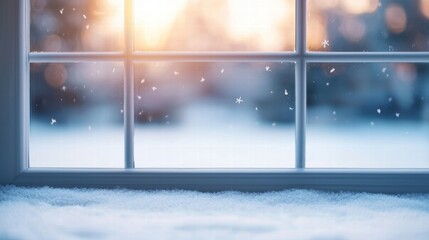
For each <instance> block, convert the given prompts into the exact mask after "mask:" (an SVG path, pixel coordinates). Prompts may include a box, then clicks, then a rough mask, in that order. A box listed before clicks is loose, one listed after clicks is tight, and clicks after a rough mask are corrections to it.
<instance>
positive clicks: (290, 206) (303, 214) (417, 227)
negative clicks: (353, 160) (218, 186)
mask: <svg viewBox="0 0 429 240" xmlns="http://www.w3.org/2000/svg"><path fill="white" fill-rule="evenodd" d="M428 225H429V195H427V194H426V195H395V196H393V195H381V194H366V193H326V192H318V191H307V190H288V191H281V192H268V193H238V192H220V193H199V192H192V191H131V190H123V189H116V190H94V189H53V188H47V187H44V188H17V187H14V186H5V187H0V238H1V239H264V240H265V239H267V240H269V239H298V240H299V239H350V240H354V239H358V240H360V239H427V236H429V228H428V227H427V226H428Z"/></svg>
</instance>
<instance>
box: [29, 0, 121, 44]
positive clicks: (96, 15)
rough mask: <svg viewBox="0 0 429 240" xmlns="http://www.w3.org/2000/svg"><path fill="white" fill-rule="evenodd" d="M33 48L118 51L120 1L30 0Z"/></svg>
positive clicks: (119, 40) (119, 42) (119, 39)
mask: <svg viewBox="0 0 429 240" xmlns="http://www.w3.org/2000/svg"><path fill="white" fill-rule="evenodd" d="M30 8H31V19H30V22H31V24H30V42H31V43H30V49H31V51H32V52H74V51H120V50H121V49H122V46H123V35H124V20H123V19H124V14H123V12H124V10H123V1H116V0H91V1H89V0H83V1H82V0H30Z"/></svg>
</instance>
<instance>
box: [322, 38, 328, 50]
mask: <svg viewBox="0 0 429 240" xmlns="http://www.w3.org/2000/svg"><path fill="white" fill-rule="evenodd" d="M322 46H323V48H326V47H329V40H327V39H324V40H323V41H322Z"/></svg>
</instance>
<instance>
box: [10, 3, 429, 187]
mask: <svg viewBox="0 0 429 240" xmlns="http://www.w3.org/2000/svg"><path fill="white" fill-rule="evenodd" d="M82 2H83V1H76V2H75V1H67V2H65V1H64V2H63V1H55V0H51V1H26V0H22V1H20V7H21V15H20V16H21V20H24V21H22V24H21V30H22V33H23V36H24V38H22V40H21V52H22V60H21V64H22V66H21V72H22V73H21V74H22V76H21V78H20V81H21V82H20V83H21V85H20V86H22V92H21V95H20V96H21V100H23V103H22V106H23V109H24V110H23V112H22V114H23V116H22V120H24V122H23V125H22V126H21V127H22V129H23V130H24V132H23V134H22V136H24V138H23V139H24V140H23V141H22V142H20V144H21V145H20V146H22V147H23V148H22V149H23V152H24V154H23V156H22V161H23V166H22V167H20V171H19V172H20V174H19V175H18V176H17V177H16V178H15V180H14V183H16V184H25V185H31V184H48V185H52V186H54V185H60V186H64V185H65V186H115V185H119V186H128V187H143V188H184V189H199V190H225V189H235V190H251V191H256V190H276V189H283V188H285V187H308V188H317V189H331V190H366V191H385V192H401V191H427V190H428V189H429V185H428V184H427V182H428V181H427V180H428V178H429V173H428V171H427V167H428V162H427V161H426V159H428V157H429V152H428V150H427V149H426V148H425V146H427V143H428V140H429V139H428V136H427V134H426V135H425V133H427V130H428V128H427V126H428V125H427V106H428V104H427V101H426V98H427V94H428V92H429V91H427V90H426V89H427V88H426V86H427V84H426V81H425V76H426V72H427V70H426V69H427V64H426V63H427V62H429V54H428V53H427V52H426V51H427V46H428V45H427V42H428V36H429V34H427V33H426V30H425V29H426V26H427V25H428V24H427V23H428V20H427V11H426V10H427V8H428V6H427V4H426V1H411V2H408V1H406V2H405V1H404V2H402V1H398V3H390V2H384V1H377V0H368V1H360V2H359V3H357V2H355V1H328V0H326V1H317V0H308V1H300V0H297V1H288V0H285V1H281V0H278V1H274V0H273V5H267V4H261V3H259V1H250V2H249V1H239V0H231V1H227V2H225V4H228V7H225V8H222V7H219V6H220V5H221V4H219V6H218V3H215V2H217V1H196V2H195V5H189V6H187V5H186V4H185V2H186V1H177V2H176V3H174V4H177V6H176V5H174V6H173V5H171V6H170V4H171V3H169V2H167V1H157V2H159V3H157V4H152V3H150V1H131V0H126V1H124V2H123V4H124V5H122V2H120V1H104V2H103V1H94V2H92V3H91V4H94V6H91V7H92V9H96V10H94V11H91V12H86V11H82V8H79V7H73V6H71V5H74V4H77V5H78V4H82ZM108 3H109V4H113V5H114V9H115V11H110V10H109V4H108ZM31 4H33V6H32V8H34V9H35V11H36V12H31V21H30V20H29V19H28V17H29V16H30V5H31ZM48 5H49V6H50V9H55V12H50V13H49V14H47V15H46V14H45V13H42V12H43V11H42V10H43V9H44V7H46V6H48ZM63 6H67V7H63ZM166 6H169V7H166ZM273 6H274V7H273ZM99 9H100V10H99ZM118 9H119V10H118ZM159 9H162V10H164V11H167V10H166V9H168V11H172V12H171V13H170V12H169V14H167V13H166V14H164V15H166V16H165V17H162V19H158V20H159V22H157V23H156V24H154V23H153V22H154V21H153V19H152V18H154V15H156V16H158V15H159V14H154V12H156V11H157V10H158V11H159ZM195 9H198V10H199V11H196V10H195ZM279 9H280V10H284V11H279ZM37 11H40V12H37ZM138 11H141V12H138ZM174 11H176V12H174ZM181 11H183V12H184V13H186V14H181V15H179V16H180V17H178V18H176V19H171V16H174V15H175V14H177V13H178V12H181ZM140 13H141V14H140ZM214 13H216V14H214ZM409 13H415V14H414V15H416V16H417V15H418V17H411V16H408V15H407V14H409ZM212 14H213V15H216V16H213V15H212ZM54 15H55V16H56V17H55V16H54ZM167 15H168V16H167ZM103 16H104V17H103ZM218 16H229V17H230V18H231V19H233V20H231V21H229V22H228V21H227V19H229V18H227V17H225V18H219V17H218ZM268 16H270V17H269V18H270V19H274V20H273V21H275V24H270V23H273V22H267V19H268ZM58 17H62V18H63V19H65V20H64V21H63V22H61V24H63V25H64V24H66V25H67V24H71V25H70V26H67V27H66V28H65V29H70V31H67V32H59V31H56V30H55V29H56V26H55V24H53V25H50V24H52V22H56V21H57V20H56V19H57V18H58ZM46 18H47V19H46ZM49 18H51V19H49ZM76 18H77V19H78V20H76ZM164 18H165V19H164ZM52 19H54V20H52ZM67 19H75V20H76V21H69V22H68V20H67ZM194 19H199V21H195V20H194ZM243 19H244V21H243ZM91 21H92V22H91ZM109 21H110V22H109ZM213 21H215V22H213ZM35 22H36V23H37V24H35ZM72 23H73V24H74V25H73V24H72ZM137 23H138V24H137ZM173 23H174V26H175V27H171V25H172V24H173ZM30 24H31V25H30ZM37 25H40V26H37ZM416 25H420V26H422V28H421V29H422V31H419V32H418V34H417V33H416V31H414V30H412V29H411V28H413V27H414V26H416ZM111 26H113V29H114V30H109V28H111ZM122 26H124V27H122ZM207 26H209V27H210V29H206V28H207ZM380 26H381V27H380ZM351 29H353V31H352V30H351ZM380 29H381V30H380ZM203 30H204V31H203ZM30 31H31V37H30V36H29V33H30ZM227 31H232V32H233V33H234V34H230V35H228V34H226V35H225V36H220V35H219V33H225V32H227ZM163 32H164V33H165V32H168V33H169V34H170V35H171V38H170V40H169V39H168V38H166V36H165V35H163ZM203 33H208V34H203ZM279 33H286V34H279ZM413 34H414V35H413ZM94 36H95V37H94ZM117 36H120V37H117ZM122 36H124V37H122ZM258 36H264V37H265V38H258ZM94 39H95V40H94ZM201 39H205V40H204V41H202V40H201ZM249 39H251V41H249ZM266 39H268V40H266ZM367 39H371V41H369V40H367ZM374 39H375V40H374ZM372 40H374V41H372ZM67 74H72V75H73V76H72V77H69V76H68V75H67ZM213 76H216V77H215V78H216V81H215V80H214V79H212V77H213ZM237 76H246V79H245V80H246V81H243V80H242V79H241V78H239V77H237ZM261 76H264V77H261ZM65 79H68V80H67V82H65ZM83 79H84V80H85V82H84V83H83V82H82V80H83ZM171 79H173V80H171ZM184 79H193V81H189V80H184ZM104 80H106V81H104ZM240 80H241V82H240ZM79 81H81V82H79ZM185 81H188V82H186V83H185ZM215 82H216V84H218V85H212V87H211V88H208V89H206V88H204V87H201V86H202V85H203V86H204V85H208V84H207V83H210V84H215ZM267 82H268V83H267ZM122 83H123V84H122ZM216 88H224V89H222V90H219V92H218V93H217V94H220V93H221V94H220V95H216V94H213V92H210V94H212V95H209V96H210V97H207V96H206V95H204V94H201V93H200V92H199V91H213V89H216ZM237 88H239V91H237ZM166 89H169V90H168V91H165V92H164V93H162V90H166ZM201 89H202V90H201ZM157 93H158V95H157ZM205 93H207V92H205ZM261 96H262V97H261ZM48 97H49V98H48ZM50 100H52V101H50ZM54 101H55V102H56V104H52V102H54ZM78 101H81V102H83V101H86V102H85V103H82V104H81V106H80V107H76V104H77V102H78ZM221 101H226V102H227V103H226V104H225V105H223V106H222V105H221V106H222V107H221V108H220V109H219V103H220V102H221ZM191 103H192V104H191ZM189 106H191V107H189ZM267 106H268V107H267ZM226 108H229V109H230V111H229V112H225V111H224V110H225V109H226ZM30 111H31V118H30V116H29V114H30ZM264 111H265V112H264ZM249 112H252V114H254V115H256V116H259V117H260V119H261V121H260V122H254V121H252V120H253V118H250V121H249V116H250V114H248V113H249ZM258 114H259V115H258ZM183 116H184V117H183ZM181 117H183V118H181ZM178 119H180V120H183V119H185V120H186V121H188V122H187V123H189V124H190V125H189V126H191V131H190V132H183V131H182V129H179V130H177V129H175V126H174V125H175V124H178V123H179V122H180V121H179V120H178ZM207 119H216V121H211V122H207V121H206V120H207ZM219 119H221V120H222V121H220V120H219ZM256 119H257V118H256ZM33 120H34V121H33ZM67 121H69V123H66V122H67ZM243 121H244V122H245V123H244V124H243ZM219 122H222V124H221V126H219V124H218V125H217V126H216V124H215V123H219ZM30 123H31V133H30V137H29V138H28V137H26V136H27V133H28V132H29V127H30ZM42 125H43V126H42ZM160 125H162V126H163V127H162V128H161V127H159V126H160ZM168 125H169V126H168ZM172 125H173V126H172ZM261 125H262V126H261ZM148 126H151V127H148ZM249 126H251V128H250V130H251V132H250V133H249ZM256 126H258V127H256ZM210 127H211V128H212V129H214V130H213V131H208V130H210ZM263 128H264V129H265V130H264V131H262V132H258V131H259V129H263ZM67 129H68V130H67ZM291 129H293V130H292V131H291ZM107 132H110V133H109V134H106V133H107ZM293 132H294V134H293ZM186 134H190V135H186ZM121 135H124V136H125V138H124V141H122V139H123V137H122V136H121ZM184 136H185V137H184ZM82 139H84V141H85V143H82V142H81V143H79V141H82ZM392 139H394V140H392ZM86 143H90V144H91V148H82V146H80V145H79V144H86ZM28 146H30V152H29V153H28V152H27V149H28ZM82 149H83V150H82ZM123 153H125V154H123ZM237 153H238V154H237ZM49 154H51V156H49ZM58 155H60V156H58ZM409 156H412V157H411V158H410V157H409ZM59 157H61V159H62V160H61V161H64V162H62V163H61V161H60V160H58V159H59ZM67 158H68V160H67ZM83 158H85V160H84V161H82V159H83ZM172 158H174V159H172ZM210 158H211V159H210ZM29 159H30V161H29V162H28V160H29ZM118 159H119V160H118ZM100 160H101V161H102V162H99V161H100ZM122 160H123V161H122ZM33 161H34V162H33ZM61 164H62V165H61ZM76 167H77V168H76ZM100 167H104V168H105V169H100ZM124 168H125V169H124Z"/></svg>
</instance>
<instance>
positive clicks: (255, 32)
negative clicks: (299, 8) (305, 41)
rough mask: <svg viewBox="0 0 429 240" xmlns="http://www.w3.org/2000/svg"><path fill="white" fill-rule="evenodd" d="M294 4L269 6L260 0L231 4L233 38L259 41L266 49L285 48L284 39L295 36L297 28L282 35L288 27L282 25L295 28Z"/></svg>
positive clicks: (277, 0) (278, 1) (235, 0)
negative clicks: (285, 24)
mask: <svg viewBox="0 0 429 240" xmlns="http://www.w3.org/2000/svg"><path fill="white" fill-rule="evenodd" d="M291 3H292V2H291V1H284V0H272V1H270V3H269V4H267V2H265V1H260V0H252V1H249V0H230V1H228V10H229V14H230V15H229V31H230V32H229V33H230V35H231V36H232V37H233V38H235V39H239V40H250V39H251V40H252V41H254V40H257V41H259V42H260V45H262V46H263V47H264V48H274V49H278V48H281V45H282V44H284V42H283V43H282V42H281V40H282V39H283V37H282V36H283V35H285V33H286V34H287V33H288V32H289V34H293V32H294V31H293V29H294V27H292V28H291V29H290V30H291V31H288V32H285V31H282V29H284V28H285V27H286V26H282V24H283V25H284V23H288V24H287V25H289V26H290V25H292V26H293V25H294V19H293V12H294V6H293V5H292V4H291ZM285 10H286V11H285ZM273 33H276V34H275V35H276V37H273ZM266 36H270V37H269V38H267V37H266ZM255 38H256V39H255ZM279 40H280V41H279ZM276 45H280V46H276ZM273 46H276V47H273Z"/></svg>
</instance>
